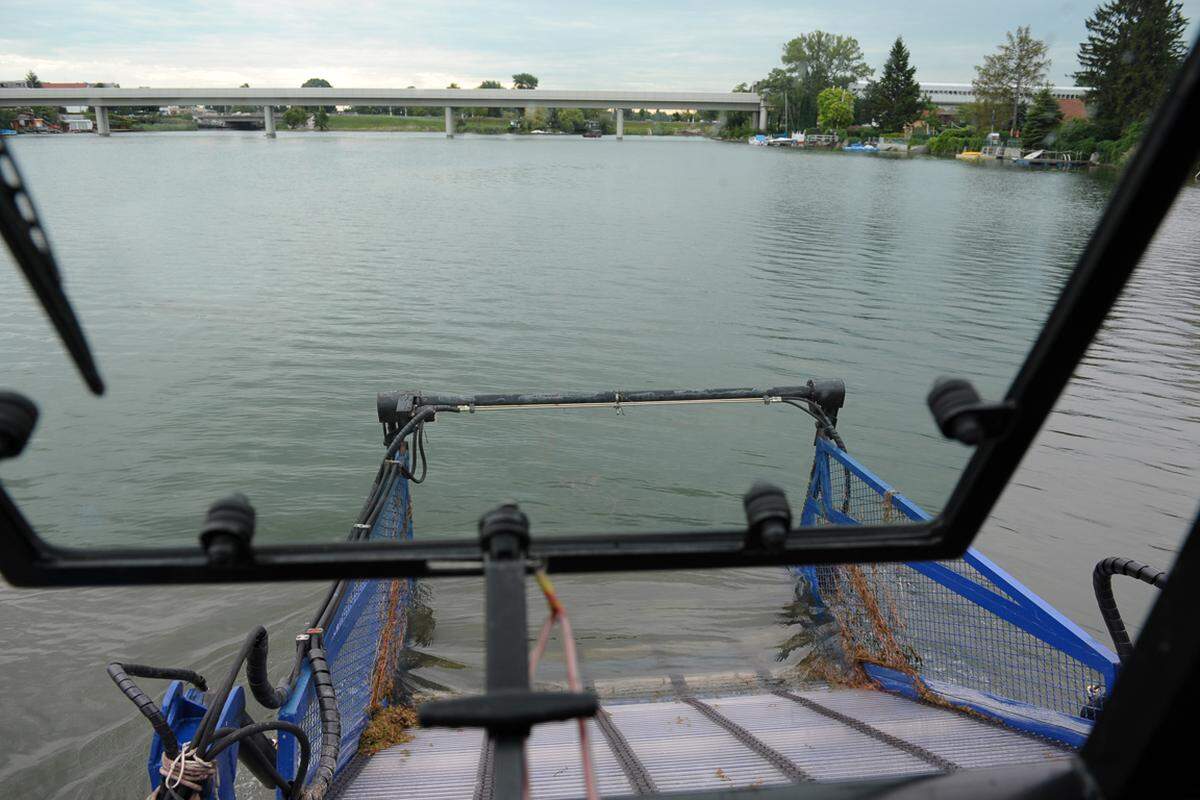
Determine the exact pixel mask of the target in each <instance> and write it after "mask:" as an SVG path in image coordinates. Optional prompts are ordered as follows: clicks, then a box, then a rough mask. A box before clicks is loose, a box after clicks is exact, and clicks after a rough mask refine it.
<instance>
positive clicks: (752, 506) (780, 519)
mask: <svg viewBox="0 0 1200 800" xmlns="http://www.w3.org/2000/svg"><path fill="white" fill-rule="evenodd" d="M742 507H743V508H744V509H745V510H746V527H747V528H748V529H749V531H750V536H751V539H752V540H753V541H757V542H761V543H762V545H763V546H764V547H767V548H771V549H776V548H779V547H781V546H782V545H783V543H784V541H785V540H786V539H787V534H788V531H789V530H791V528H792V508H791V506H790V505H789V504H788V499H787V493H786V492H784V491H783V489H780V488H779V487H778V486H775V485H774V484H771V483H766V482H765V481H758V482H756V483H755V484H754V485H753V486H751V487H750V491H748V492H746V494H745V495H743V496H742Z"/></svg>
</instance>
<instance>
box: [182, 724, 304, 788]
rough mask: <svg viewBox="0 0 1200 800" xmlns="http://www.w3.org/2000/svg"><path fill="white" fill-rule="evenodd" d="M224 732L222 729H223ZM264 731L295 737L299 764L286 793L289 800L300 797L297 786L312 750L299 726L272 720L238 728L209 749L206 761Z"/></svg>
mask: <svg viewBox="0 0 1200 800" xmlns="http://www.w3.org/2000/svg"><path fill="white" fill-rule="evenodd" d="M223 730H224V729H223ZM265 731H284V732H286V733H290V734H292V735H293V736H295V737H296V741H297V742H299V744H300V764H299V766H298V768H297V772H296V779H295V780H294V781H292V782H291V790H290V791H289V792H288V795H287V796H288V797H289V798H297V797H299V796H300V791H299V788H298V787H299V786H300V785H301V782H302V781H303V779H304V774H305V773H306V772H308V760H309V758H310V757H311V753H312V748H311V746H310V745H309V743H308V734H306V733H305V732H304V729H303V728H301V727H300V726H299V725H296V724H294V723H291V722H284V721H283V720H278V719H277V720H272V721H270V722H256V723H254V724H253V725H247V726H245V727H243V728H238V729H236V730H235V731H233V732H232V733H228V734H226V735H225V736H222V737H221V738H220V739H218V740H217V741H216V742H214V743H213V746H212V747H210V748H209V753H208V756H207V758H206V760H207V761H211V760H212V759H214V758H216V757H217V756H219V755H220V754H221V753H222V751H224V750H225V749H226V748H228V747H229V746H230V745H233V744H236V743H237V742H240V741H241V740H242V739H244V738H246V737H247V736H254V735H255V734H259V733H263V732H265Z"/></svg>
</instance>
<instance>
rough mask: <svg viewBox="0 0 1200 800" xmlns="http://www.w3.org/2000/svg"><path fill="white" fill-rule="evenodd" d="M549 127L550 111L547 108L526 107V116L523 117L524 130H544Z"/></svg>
mask: <svg viewBox="0 0 1200 800" xmlns="http://www.w3.org/2000/svg"><path fill="white" fill-rule="evenodd" d="M549 127H550V113H549V112H548V111H546V109H544V108H541V107H537V108H529V109H526V111H525V116H524V117H523V118H522V119H521V129H522V130H525V131H544V130H546V129H547V128H549Z"/></svg>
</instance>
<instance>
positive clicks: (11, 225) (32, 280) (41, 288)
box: [0, 136, 104, 394]
mask: <svg viewBox="0 0 1200 800" xmlns="http://www.w3.org/2000/svg"><path fill="white" fill-rule="evenodd" d="M0 231H3V233H4V241H5V242H6V243H7V244H8V249H9V250H11V251H12V254H13V258H14V259H15V260H16V262H17V266H18V267H20V268H21V272H23V273H25V279H26V280H27V281H29V285H30V287H31V288H32V289H33V293H34V294H36V295H37V298H38V300H39V301H40V302H41V304H42V308H43V309H45V311H46V316H48V317H49V318H50V322H51V323H52V324H53V325H54V329H55V330H57V331H58V335H59V338H61V339H62V341H63V344H64V345H65V346H66V348H67V351H68V352H69V353H70V354H71V358H72V359H74V361H75V366H76V367H78V368H79V372H80V374H81V375H83V380H84V382H85V383H87V385H88V388H89V389H91V390H92V392H93V393H95V394H103V393H104V380H103V379H102V378H101V377H100V371H99V370H98V369H97V368H96V361H95V359H94V358H93V357H92V351H91V348H89V347H88V342H87V337H86V336H84V334H83V327H82V326H81V325H80V324H79V318H78V317H76V316H75V309H73V308H72V307H71V301H70V300H68V299H67V295H66V293H65V292H64V291H63V286H62V279H61V277H60V276H59V272H58V265H57V264H56V263H55V261H54V253H53V252H52V251H51V250H50V240H49V239H48V238H47V237H46V232H45V231H44V230H42V225H41V223H40V222H39V221H38V216H37V210H36V209H35V208H34V205H33V199H32V198H31V197H30V196H29V194H28V193H27V192H26V191H25V185H24V182H23V181H22V179H21V171H20V170H19V169H17V162H16V161H15V160H14V159H13V157H12V153H10V152H9V150H8V146H7V145H6V144H5V142H4V137H2V136H0Z"/></svg>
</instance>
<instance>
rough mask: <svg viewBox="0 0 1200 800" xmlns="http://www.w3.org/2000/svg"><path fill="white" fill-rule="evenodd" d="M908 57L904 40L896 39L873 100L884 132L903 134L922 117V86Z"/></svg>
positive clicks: (875, 112)
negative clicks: (899, 132) (901, 132)
mask: <svg viewBox="0 0 1200 800" xmlns="http://www.w3.org/2000/svg"><path fill="white" fill-rule="evenodd" d="M908 56H909V53H908V48H907V47H905V46H904V40H903V39H902V38H900V37H899V36H897V37H896V41H895V43H893V44H892V50H891V52H890V53H889V54H888V59H887V63H885V64H884V65H883V74H882V75H881V76H880V77H879V83H878V84H877V89H876V91H875V93H874V96H873V98H872V104H873V105H874V115H875V118H876V119H878V120H879V125H880V126H881V127H882V128H883V129H884V130H885V131H899V130H902V129H903V128H904V126H905V125H907V124H909V123H910V122H912V121H914V120H915V119H917V117H919V116H920V115H921V111H922V106H921V85H920V84H919V83H917V81H916V78H915V76H916V74H917V68H916V67H914V66H912V65H911V64H909V63H908Z"/></svg>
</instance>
